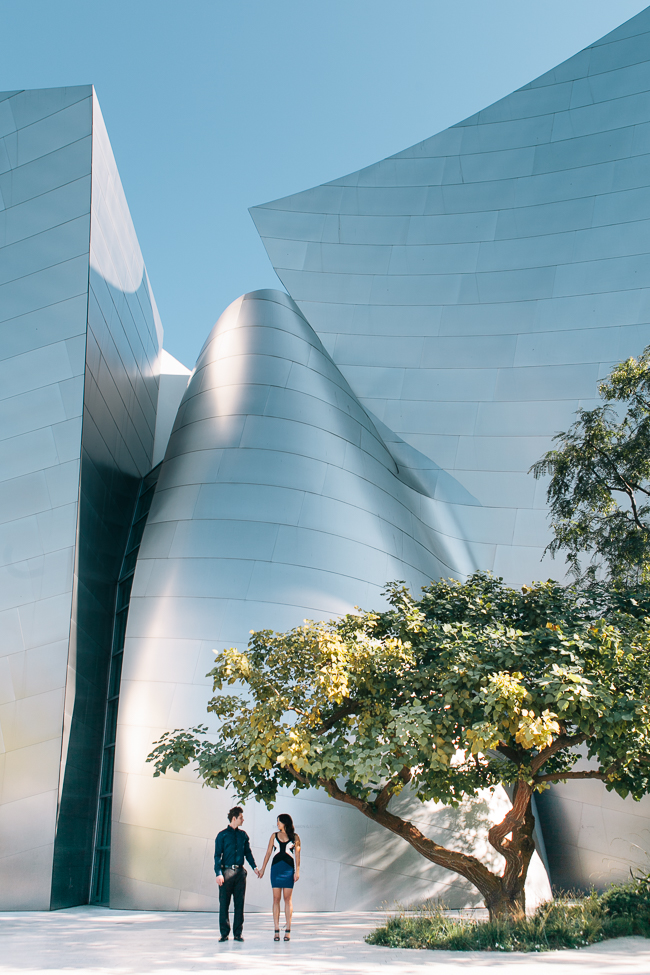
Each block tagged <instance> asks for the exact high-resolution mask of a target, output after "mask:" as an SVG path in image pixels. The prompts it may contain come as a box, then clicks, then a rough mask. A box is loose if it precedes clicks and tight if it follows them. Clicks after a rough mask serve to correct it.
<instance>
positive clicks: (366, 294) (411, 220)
mask: <svg viewBox="0 0 650 975" xmlns="http://www.w3.org/2000/svg"><path fill="white" fill-rule="evenodd" d="M649 163H650V8H648V9H646V10H644V11H643V12H642V13H640V14H639V15H638V16H637V17H634V18H633V19H632V20H630V21H628V22H627V23H625V24H623V25H622V26H621V27H619V28H618V29H617V30H615V31H613V32H612V33H610V34H608V35H607V36H606V37H604V38H602V39H601V40H599V41H597V42H596V43H595V44H593V45H592V46H591V47H589V48H587V49H586V50H584V51H581V52H580V53H579V54H577V55H576V56H575V57H572V58H570V59H569V60H568V61H565V62H564V63H563V64H561V65H559V66H558V67H557V68H554V69H553V70H552V71H549V72H548V73H547V74H545V75H543V76H542V77H540V78H537V79H536V80H535V81H533V82H531V83H530V84H529V85H526V86H524V88H522V89H520V90H519V91H516V92H514V93H513V94H511V95H509V96H508V97H506V98H503V99H501V100H500V101H498V102H496V103H495V104H494V105H491V106H490V107H488V108H486V109H485V110H484V111H481V112H479V113H478V114H477V115H474V116H472V117H471V118H468V119H465V121H463V122H461V123H459V124H458V125H455V126H453V127H452V128H450V129H447V130H446V131H444V132H441V133H440V134H438V135H435V136H433V137H432V138H431V139H427V140H426V141H424V142H422V143H419V144H418V145H415V146H412V147H411V148H410V149H407V150H405V151H404V152H400V153H397V154H396V155H395V156H392V157H391V158H389V159H385V160H383V161H382V162H379V163H377V164H375V165H373V166H369V167H368V168H366V169H363V170H361V171H359V172H357V173H352V174H351V175H349V176H345V177H343V178H341V179H336V180H333V181H332V182H331V183H328V184H326V185H324V186H319V187H316V188H315V189H311V190H307V191H305V192H303V193H298V194H296V195H294V196H290V197H287V198H285V199H282V200H276V201H275V202H273V203H268V204H266V205H264V206H262V207H256V208H254V209H253V210H252V211H251V212H252V215H253V218H254V220H255V222H256V224H257V227H258V230H259V231H260V233H261V235H262V237H263V239H264V242H265V244H266V247H267V250H268V252H269V256H270V257H271V260H272V262H273V264H274V266H275V268H276V271H277V273H278V275H279V276H280V279H281V280H282V282H283V284H284V285H285V286H286V288H287V290H288V291H289V293H290V294H291V295H292V297H293V298H294V300H295V301H296V303H297V305H298V306H299V307H300V309H301V310H302V312H303V313H304V314H305V316H306V317H307V318H308V320H309V322H310V323H311V325H312V327H313V328H314V329H315V331H316V332H317V333H318V335H319V337H320V338H321V340H322V341H323V343H324V345H325V346H326V348H327V349H328V351H329V352H330V354H331V356H332V359H333V360H334V362H335V363H336V365H337V366H338V367H339V369H340V370H341V373H342V374H343V375H344V376H345V377H346V379H347V380H348V382H349V383H350V386H351V387H352V389H353V390H354V392H355V394H356V395H357V397H358V399H359V402H360V403H361V404H362V405H363V406H364V407H365V408H366V409H367V410H369V411H371V412H372V414H374V415H375V416H377V417H379V419H380V420H382V421H383V422H384V423H385V424H386V425H387V426H388V427H389V428H390V429H391V430H393V431H395V433H396V434H398V435H399V436H400V437H401V438H403V440H404V441H406V443H408V444H409V445H410V446H411V447H412V448H413V449H414V450H417V451H419V452H420V453H421V454H422V455H424V456H425V457H426V458H428V460H429V461H430V462H433V463H435V464H437V465H439V466H440V468H442V469H443V470H444V471H445V472H446V473H447V475H449V478H448V479H445V480H444V481H439V482H438V484H437V485H436V486H435V489H434V492H433V497H434V498H435V499H439V500H440V501H442V502H445V503H446V504H447V505H448V507H449V510H450V511H453V512H454V514H455V517H454V518H453V520H452V519H450V523H452V524H455V525H456V526H457V530H458V535H459V537H461V538H463V539H465V540H466V542H467V543H468V546H469V549H470V551H471V553H472V559H473V562H474V564H475V565H476V567H478V568H483V569H491V570H493V571H494V572H496V573H497V574H499V575H503V576H504V577H505V578H506V580H507V581H510V582H513V583H519V584H521V583H525V582H529V581H530V580H532V579H534V578H540V577H543V578H544V577H547V576H549V575H555V576H557V575H558V574H562V566H561V564H558V563H552V562H549V561H548V560H544V562H543V563H542V564H540V556H541V553H542V551H543V548H544V546H545V545H546V543H547V541H548V537H549V536H548V528H547V517H546V510H545V485H544V484H543V483H541V482H535V481H534V480H533V479H532V478H531V477H530V476H529V475H528V474H527V473H526V472H527V470H528V468H529V466H530V465H531V463H532V462H533V461H534V460H535V459H537V458H538V457H540V456H541V454H542V453H543V452H544V451H545V450H546V449H548V447H549V445H550V439H551V437H552V436H553V434H554V433H556V432H557V431H559V430H563V429H566V428H567V427H568V426H569V425H570V423H571V422H572V419H573V415H574V412H575V410H576V409H577V408H578V407H591V406H593V405H595V397H596V395H597V383H598V380H599V379H602V378H603V377H604V376H605V375H607V373H608V371H609V370H610V368H611V366H612V365H613V364H614V363H615V362H618V361H620V360H621V359H623V358H625V357H627V356H629V355H634V354H638V353H639V352H640V351H641V350H642V349H643V348H644V347H645V346H646V345H647V344H648V343H649V342H650V324H649V322H650V261H649V259H648V252H649V251H650V166H649ZM451 477H453V479H454V482H451ZM458 485H460V486H462V488H463V489H464V491H465V492H466V495H467V494H469V495H471V501H469V503H468V500H467V496H465V497H462V496H461V495H460V493H459V490H458ZM457 569H461V566H457ZM540 806H541V812H542V817H543V819H544V821H545V822H546V826H547V835H548V836H549V837H551V838H552V841H551V839H549V841H548V844H547V845H548V854H549V861H550V865H551V873H552V876H553V879H554V880H556V881H557V882H560V883H564V884H566V885H568V886H576V885H578V884H580V885H583V886H589V885H590V884H592V883H595V884H603V883H605V882H607V881H608V880H611V879H620V878H621V877H625V876H627V873H628V866H629V863H630V862H631V861H632V862H634V861H640V862H644V861H645V857H646V853H645V852H644V851H647V850H648V849H649V845H648V844H649V841H650V799H647V798H646V799H645V800H644V801H643V802H641V803H634V802H631V801H630V802H625V803H624V802H623V801H622V800H620V799H618V798H617V797H616V796H612V795H610V794H609V793H607V792H606V791H605V790H604V788H603V787H602V786H601V785H600V784H598V783H589V785H588V786H586V787H584V786H583V785H582V784H580V785H578V784H577V783H576V784H574V785H572V786H571V787H568V786H566V787H561V786H556V787H553V788H552V789H551V790H550V792H549V793H545V794H544V796H543V797H542V802H541V803H540Z"/></svg>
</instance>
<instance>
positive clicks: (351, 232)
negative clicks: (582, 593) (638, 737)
mask: <svg viewBox="0 0 650 975" xmlns="http://www.w3.org/2000/svg"><path fill="white" fill-rule="evenodd" d="M0 194H1V201H0V203H1V205H2V206H3V207H4V209H1V210H0V244H1V245H2V250H1V251H0V256H1V260H0V369H1V370H2V378H3V383H2V384H0V385H1V387H2V389H1V391H0V417H1V418H2V424H1V427H0V438H1V439H0V543H1V544H0V561H2V565H1V566H0V574H1V583H2V584H1V585H0V594H1V595H0V600H1V602H0V622H1V623H2V626H0V694H1V695H2V697H0V729H1V731H2V736H3V739H2V740H3V743H2V746H1V747H2V749H3V750H2V751H1V752H0V891H1V893H0V906H3V907H12V908H16V907H30V908H42V907H48V906H60V905H63V904H66V903H75V902H76V903H79V902H82V901H83V900H84V898H85V896H87V890H88V883H89V871H90V856H91V852H92V830H93V823H94V809H95V808H96V801H97V793H98V775H99V768H100V758H101V754H102V745H104V746H105V747H104V749H103V751H104V765H105V767H107V766H106V763H107V762H108V763H109V765H110V763H111V762H112V761H113V757H112V756H113V751H112V748H113V739H112V738H110V735H109V736H108V737H106V736H104V738H103V726H104V708H105V701H106V698H107V693H108V692H107V686H106V683H107V678H108V658H109V656H110V653H111V643H112V644H113V646H114V647H117V648H118V649H117V651H115V652H114V654H113V656H114V662H115V658H116V657H117V656H119V657H120V660H121V659H122V635H123V630H122V629H119V627H123V625H124V623H123V620H124V617H125V615H126V609H125V607H126V603H124V602H123V601H122V602H120V603H118V606H117V610H118V612H117V616H118V618H119V620H118V623H117V624H115V625H114V623H113V618H114V617H113V614H114V610H115V587H116V583H117V581H118V577H119V578H120V579H121V583H120V585H123V584H124V585H126V586H127V588H128V589H129V590H130V604H129V611H128V624H127V625H126V637H125V640H124V642H123V648H124V649H123V661H124V662H123V671H122V681H121V689H120V697H119V702H120V703H119V715H118V723H117V740H116V750H115V774H114V777H111V781H108V779H106V781H104V778H103V779H102V795H103V796H104V797H105V798H106V797H110V801H111V802H112V815H113V825H112V843H110V837H109V835H108V833H107V832H106V831H103V832H102V837H101V843H99V844H98V847H99V848H101V852H102V856H104V857H106V856H107V855H108V849H109V843H110V849H111V903H112V905H113V906H115V907H139V908H143V909H150V908H161V909H166V910H212V909H214V908H215V907H216V903H217V898H216V885H215V883H214V876H213V871H212V852H211V851H212V842H213V837H214V835H215V832H216V831H217V830H218V828H220V827H221V825H222V824H223V821H224V819H225V813H226V810H227V809H228V807H229V806H230V805H231V804H232V798H233V797H232V795H230V794H228V793H227V792H225V791H223V790H205V789H202V788H201V787H200V785H199V783H198V782H197V781H196V778H195V776H194V774H193V773H192V772H191V771H185V772H184V773H182V774H180V775H178V776H168V777H166V778H164V779H157V780H154V779H153V778H152V774H151V766H149V765H147V764H146V763H145V758H146V755H147V754H148V752H149V751H150V749H151V746H152V742H153V741H154V740H155V739H156V738H158V737H159V736H160V734H161V733H162V732H164V731H166V730H168V729H171V728H175V727H182V726H188V725H194V724H196V723H197V721H200V720H203V719H204V713H205V704H206V701H207V699H208V698H209V696H210V694H211V687H210V683H209V681H208V680H207V679H206V677H205V674H206V673H207V671H208V670H209V669H210V667H211V666H212V661H213V653H214V650H215V649H219V648H221V647H224V646H229V645H238V646H241V647H243V646H245V645H246V643H247V640H248V635H249V631H250V630H251V629H255V628H261V627H263V628H274V629H278V630H281V629H285V628H288V627H291V626H294V625H296V624H299V623H300V622H301V621H302V619H303V618H304V617H310V618H317V619H321V618H328V617H330V616H333V615H336V614H338V613H342V612H346V611H348V610H350V609H352V608H353V607H354V605H355V604H359V605H362V606H364V607H372V606H379V605H380V604H381V590H382V587H383V586H384V584H385V583H386V581H387V580H389V579H394V578H401V579H405V580H406V581H407V582H408V583H409V584H410V585H411V586H413V587H417V586H419V585H421V584H422V583H424V582H426V581H427V580H428V579H430V578H432V577H435V576H440V575H455V576H459V577H462V576H464V575H466V574H467V573H469V572H471V571H473V570H474V569H476V568H482V569H491V570H492V571H494V572H496V573H498V574H501V575H504V576H505V577H506V578H507V580H508V581H510V582H513V583H525V582H529V581H530V580H532V579H534V578H539V577H540V576H548V575H551V574H554V575H558V574H561V573H562V571H563V568H562V565H561V564H559V563H555V564H554V563H549V562H543V563H541V564H540V556H541V553H542V550H543V548H544V546H545V544H546V542H547V540H548V529H547V522H546V509H545V486H544V484H543V483H539V482H537V483H536V482H535V481H533V480H532V478H531V477H530V476H529V475H528V474H527V470H528V468H529V466H530V464H531V463H532V462H533V461H534V460H535V459H537V458H538V457H539V456H540V455H541V454H542V453H543V451H544V450H545V449H547V447H548V446H549V444H550V438H551V437H552V436H553V434H554V433H556V432H557V431H558V430H561V429H565V428H566V427H567V426H568V425H569V424H570V423H571V421H572V418H573V414H574V411H575V410H576V408H577V407H579V406H590V405H592V404H593V403H594V402H595V401H596V395H597V383H598V380H599V379H600V378H602V377H603V376H605V375H606V374H607V372H608V370H609V369H610V368H611V366H612V365H613V364H614V363H615V362H617V361H619V360H620V359H622V358H623V357H625V356H627V355H630V354H635V353H638V352H640V351H641V350H642V349H643V347H644V346H645V345H646V344H648V343H650V272H649V271H648V268H649V267H650V262H649V260H648V254H649V251H650V8H648V10H646V11H644V12H643V13H641V14H640V15H639V16H638V17H635V18H633V19H632V20H631V21H629V22H628V23H626V24H624V25H623V26H622V27H620V28H618V29H617V30H616V31H614V32H612V33H611V34H609V35H608V36H607V37H605V38H603V39H602V40H600V41H597V42H596V43H595V44H593V45H592V46H591V47H590V48H588V49H586V50H585V51H582V52H580V53H579V54H577V55H576V56H575V57H574V58H571V59H569V60H568V61H567V62H565V63H564V64H562V65H560V66H558V67H557V68H555V69H554V70H553V71H551V72H549V73H548V74H546V75H544V76H542V77H541V78H538V79H537V80H535V81H533V82H531V83H530V84H529V85H526V86H525V87H524V88H522V89H521V90H519V91H517V92H514V93H513V94H512V95H509V96H508V97H507V98H504V99H502V100H501V101H499V102H497V103H496V104H494V105H492V106H490V107H489V108H487V109H485V110H484V111H482V112H480V113H478V114H477V115H476V116H474V117H472V118H470V119H466V120H465V121H464V122H461V123H459V124H458V125H456V126H453V127H452V128H450V129H448V130H446V131H445V132H442V133H440V134H438V135H436V136H433V137H432V138H431V139H427V140H426V141H425V142H423V143H420V144H418V145H416V146H413V147H412V148H410V149H407V150H405V151H404V152H400V153H398V154H396V155H395V156H393V157H391V158H390V159H387V160H383V161H382V162H379V163H377V164H375V165H374V166H370V167H368V168H367V169H364V170H361V171H360V172H358V173H353V174H352V175H350V176H346V177H343V178H341V179H337V180H334V181H333V182H331V183H328V184H326V185H324V186H320V187H316V188H315V189H312V190H307V191H305V192H303V193H298V194H296V195H294V196H291V197H288V198H285V199H283V200H278V201H275V202H272V203H268V204H265V205H264V206H260V207H256V208H254V209H253V211H252V213H253V217H254V220H255V222H256V224H257V227H258V229H259V231H260V233H261V235H262V236H263V238H264V241H265V244H266V246H267V248H268V251H269V254H270V256H271V259H272V261H273V263H274V266H275V267H276V269H277V272H278V274H279V276H280V278H281V280H282V282H283V283H284V285H285V286H286V288H287V290H288V291H289V295H287V294H284V293H282V292H279V291H264V292H254V293H252V294H249V295H245V296H243V297H242V298H240V299H238V300H237V301H235V302H234V303H233V304H232V305H231V306H230V307H229V308H228V309H227V310H226V311H225V312H224V314H223V315H222V316H221V318H220V319H219V321H218V322H217V324H216V326H215V327H214V329H213V331H212V333H211V335H210V336H209V338H208V340H207V342H206V344H205V346H204V348H203V350H202V352H201V355H200V357H199V360H198V362H197V365H196V368H195V370H194V372H193V373H192V374H191V376H190V375H189V371H188V370H187V369H185V368H184V367H183V366H181V365H180V364H179V363H176V362H175V361H174V360H172V359H171V357H169V356H167V355H166V353H162V352H161V341H162V330H161V328H160V323H159V321H158V316H157V312H156V309H155V303H154V301H153V296H152V294H151V289H150V287H149V283H148V279H147V275H146V270H145V268H144V264H143V262H142V256H141V254H140V250H139V247H138V244H137V239H136V237H135V234H134V231H133V227H132V224H131V221H130V217H129V215H128V208H127V206H126V202H125V200H124V196H123V193H122V190H121V186H120V182H119V176H118V174H117V170H116V168H115V164H114V161H113V157H112V153H111V151H110V145H109V143H108V138H107V136H106V132H105V129H104V127H103V123H102V121H101V115H100V112H99V108H98V106H97V102H96V99H95V96H94V94H93V92H92V89H90V88H77V89H53V90H51V91H41V92H13V93H5V94H4V95H1V96H0ZM188 378H189V384H188ZM179 403H180V405H179ZM172 425H173V429H172ZM170 431H171V436H170ZM161 461H162V464H161V466H160V468H157V467H156V469H155V470H154V471H153V473H150V472H151V468H152V467H154V465H158V463H159V462H161ZM158 471H159V478H158V482H157V486H156V488H155V494H154V495H153V503H152V507H151V510H150V513H149V516H148V521H147V523H146V527H145V529H144V534H143V535H142V542H141V546H140V549H139V555H138V558H137V563H136V568H135V575H134V576H133V585H132V589H131V588H130V587H131V574H130V573H131V570H132V565H133V560H134V559H135V552H136V551H137V543H138V542H139V540H140V534H139V532H140V530H141V528H142V525H143V524H144V517H143V518H140V520H137V519H136V521H135V522H134V524H133V526H132V528H131V524H132V514H133V506H134V502H135V499H136V496H137V495H138V491H140V492H141V494H140V497H141V501H142V498H143V497H144V496H145V494H146V496H147V498H148V499H150V498H151V492H152V490H153V484H154V483H155V479H156V476H158ZM147 475H149V476H147ZM143 479H144V480H143ZM142 492H144V494H143V493H142ZM147 504H148V500H147ZM137 526H140V527H139V528H138V527H137ZM130 528H131V541H130V542H129V546H130V548H132V549H133V552H132V555H130V556H128V557H127V559H126V560H125V561H123V556H124V548H125V545H126V541H127V535H128V534H129V530H130ZM134 539H135V541H133V540H134ZM129 559H131V561H129ZM125 591H126V590H125ZM125 598H126V597H125ZM118 630H119V632H118ZM118 636H119V640H118V639H117V637H118ZM116 641H117V642H116ZM118 644H119V647H118ZM116 694H117V691H116V688H115V687H112V688H111V689H110V700H111V707H112V708H114V707H115V704H116V701H117V697H116ZM111 713H112V712H111ZM111 734H112V731H111ZM107 756H108V758H107ZM400 802H401V803H405V804H406V805H404V806H403V809H404V811H405V812H408V814H409V815H410V816H412V817H413V818H415V819H417V820H418V822H420V823H421V824H422V825H423V826H424V827H425V828H426V830H427V831H428V832H430V833H431V834H432V835H435V836H439V837H441V838H442V839H443V841H444V840H445V839H446V840H447V841H448V842H451V843H457V844H462V845H472V847H473V848H474V849H475V851H476V852H478V853H479V855H482V856H486V857H489V855H490V854H489V851H488V850H487V849H486V848H482V847H478V848H477V847H476V845H475V844H476V836H477V835H479V834H481V833H484V827H485V821H486V817H488V816H491V815H495V814H496V813H497V812H498V810H499V809H501V808H503V805H504V804H505V802H506V799H505V796H504V795H503V794H497V795H496V796H494V797H487V796H486V797H484V798H483V799H482V800H481V801H480V802H478V803H476V804H473V805H470V806H468V807H465V808H464V809H462V810H461V811H459V812H453V811H451V810H448V809H444V808H439V807H436V806H435V805H433V804H428V805H425V806H420V805H409V799H408V796H404V797H402V798H401V799H400ZM282 806H283V808H286V809H287V810H288V811H290V812H291V813H292V815H293V816H294V818H295V820H296V823H297V826H298V829H299V831H300V833H301V835H302V837H303V842H304V861H303V872H302V877H301V882H300V889H299V892H298V896H299V904H300V907H301V908H302V909H319V910H344V909H361V908H376V907H378V906H379V905H380V904H381V903H382V902H385V901H386V900H387V899H388V900H390V899H391V898H396V899H401V900H402V901H409V900H417V899H421V898H423V897H427V896H433V895H436V894H442V895H444V897H445V899H446V901H447V902H448V903H450V904H452V905H457V906H461V905H463V904H467V903H470V902H471V901H472V898H473V897H474V896H475V895H474V893H473V891H472V890H468V889H467V888H466V887H464V886H463V885H462V883H461V882H460V881H458V880H457V879H456V878H454V876H453V875H450V874H448V873H445V872H443V871H438V870H436V869H435V868H432V867H431V866H430V865H429V864H427V863H425V862H424V861H423V860H422V858H420V857H418V856H417V855H416V854H415V853H414V852H413V851H411V850H410V848H409V849H404V844H402V842H401V841H399V840H398V839H396V838H392V837H389V836H387V835H386V833H385V831H383V830H379V829H378V828H375V827H374V826H373V825H372V824H370V823H367V822H366V821H365V820H364V819H363V818H362V817H360V816H359V815H358V814H357V813H356V812H354V810H348V809H347V808H344V807H341V805H340V804H338V803H335V802H333V801H332V800H329V799H328V798H327V797H325V796H323V795H321V794H319V793H317V792H316V793H314V794H311V793H310V794H308V795H301V796H299V797H297V798H296V797H293V796H289V795H287V796H286V797H285V798H284V799H283V801H282ZM106 808H108V806H107V805H106ZM539 811H540V819H541V821H542V824H543V826H544V827H545V838H546V847H547V850H546V852H547V855H548V864H549V866H550V874H551V877H552V879H553V880H554V881H556V882H559V883H563V884H565V885H567V886H576V885H585V886H587V885H589V884H591V883H594V884H597V885H600V884H604V883H606V882H607V881H608V880H611V879H619V878H621V877H624V876H626V875H627V871H628V867H629V864H630V863H633V862H635V861H637V860H643V859H644V856H645V854H644V852H643V851H645V850H647V849H648V841H649V839H650V835H649V834H650V800H648V799H646V800H644V801H643V802H642V803H632V802H623V801H621V800H620V799H618V798H616V797H612V796H610V795H609V794H607V793H606V792H605V791H604V790H603V788H602V787H601V786H600V784H598V783H595V782H586V783H581V784H579V785H578V784H575V785H573V786H572V787H554V788H553V789H551V790H549V792H547V793H545V794H544V796H543V797H542V800H541V802H540V810H539ZM246 815H247V824H248V826H249V828H250V829H249V831H250V832H251V836H252V839H253V845H254V848H256V852H257V854H259V855H261V854H262V853H263V848H264V847H265V845H266V841H267V839H268V835H269V833H270V831H271V829H272V828H273V823H274V813H268V812H267V811H266V810H264V809H261V808H258V807H257V806H255V805H254V804H250V805H249V807H248V809H247V812H246ZM540 849H541V844H540ZM542 853H543V850H542ZM530 886H531V891H530V892H531V895H532V899H533V900H534V899H535V898H537V897H539V896H544V895H545V894H546V893H548V890H549V886H548V879H547V876H546V873H545V871H544V868H543V867H542V862H541V860H540V859H539V858H537V859H536V860H535V868H534V870H533V874H532V877H531V885H530ZM267 901H268V891H267V889H266V885H260V886H259V887H257V886H255V885H254V884H253V886H252V890H250V891H249V899H248V903H249V907H250V908H251V909H253V910H254V909H256V908H257V909H266V907H267Z"/></svg>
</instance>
